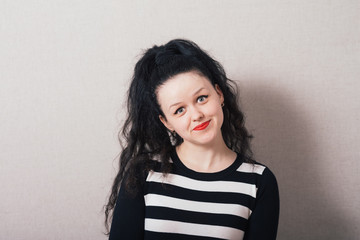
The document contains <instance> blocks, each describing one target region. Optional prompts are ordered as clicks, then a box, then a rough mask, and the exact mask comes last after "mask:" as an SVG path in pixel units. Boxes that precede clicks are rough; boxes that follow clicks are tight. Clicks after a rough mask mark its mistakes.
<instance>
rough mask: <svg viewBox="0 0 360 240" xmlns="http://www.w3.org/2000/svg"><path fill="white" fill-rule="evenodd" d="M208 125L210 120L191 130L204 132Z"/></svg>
mask: <svg viewBox="0 0 360 240" xmlns="http://www.w3.org/2000/svg"><path fill="white" fill-rule="evenodd" d="M209 123H210V120H209V121H206V122H203V123H201V124H199V125H197V126H196V127H195V128H194V129H193V130H195V131H200V130H204V129H205V128H207V126H209Z"/></svg>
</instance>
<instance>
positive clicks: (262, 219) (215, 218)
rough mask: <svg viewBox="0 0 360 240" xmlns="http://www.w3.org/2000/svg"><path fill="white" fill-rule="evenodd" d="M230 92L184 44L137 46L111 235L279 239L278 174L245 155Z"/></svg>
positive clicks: (203, 57)
mask: <svg viewBox="0 0 360 240" xmlns="http://www.w3.org/2000/svg"><path fill="white" fill-rule="evenodd" d="M235 89H236V88H235V87H234V83H233V82H232V81H231V80H229V79H228V78H227V77H226V74H225V72H224V69H223V67H222V66H221V65H220V64H219V63H218V62H217V61H215V60H214V59H212V58H211V57H210V56H209V55H208V54H206V53H205V52H204V51H203V50H202V49H200V48H199V47H198V46H197V45H196V44H195V43H193V42H191V41H187V40H181V39H176V40H172V41H170V42H168V43H167V44H165V45H163V46H160V47H158V46H154V47H153V48H150V49H148V50H147V51H146V52H145V53H144V55H143V56H142V58H141V59H140V60H139V61H138V62H137V64H136V66H135V71H134V76H133V78H132V82H131V86H130V89H129V92H128V102H127V104H128V105H127V107H128V117H127V119H126V121H125V124H124V127H123V130H122V132H121V133H122V137H123V142H122V146H123V151H122V153H121V156H120V161H119V172H118V174H117V176H116V178H115V180H114V184H113V187H112V192H111V195H110V198H109V202H108V204H107V205H106V210H105V214H106V224H108V223H109V221H110V219H111V217H112V224H111V230H110V237H109V239H111V240H113V239H131V240H134V239H157V240H158V239H212V240H214V239H247V240H249V239H262V240H264V239H275V238H276V233H277V226H278V218H279V193H278V187H277V183H276V179H275V177H274V175H273V174H272V172H271V171H270V170H269V169H268V168H267V167H265V166H264V165H261V164H259V163H257V162H255V161H254V160H253V159H252V152H251V149H250V139H251V136H250V135H249V133H248V131H247V130H246V128H245V126H244V116H243V114H242V112H241V111H240V109H239V107H238V104H237V97H236V96H237V95H236V91H235ZM107 226H108V225H107Z"/></svg>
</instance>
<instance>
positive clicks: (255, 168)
mask: <svg viewBox="0 0 360 240" xmlns="http://www.w3.org/2000/svg"><path fill="white" fill-rule="evenodd" d="M265 168H266V167H264V166H262V165H259V164H252V163H242V164H241V165H240V167H239V168H238V169H237V171H238V172H245V173H257V174H259V175H262V173H263V172H264V170H265Z"/></svg>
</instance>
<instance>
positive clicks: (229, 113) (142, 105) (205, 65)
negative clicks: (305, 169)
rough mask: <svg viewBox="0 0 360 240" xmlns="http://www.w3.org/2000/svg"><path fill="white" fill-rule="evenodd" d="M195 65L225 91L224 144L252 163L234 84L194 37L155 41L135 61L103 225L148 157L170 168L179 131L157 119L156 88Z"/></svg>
mask: <svg viewBox="0 0 360 240" xmlns="http://www.w3.org/2000/svg"><path fill="white" fill-rule="evenodd" d="M193 70H195V71H198V72H200V73H201V74H202V75H204V76H205V77H207V78H208V79H209V80H210V81H211V84H212V85H213V86H215V85H216V84H217V85H218V86H219V87H220V89H221V91H222V93H223V95H224V104H225V105H224V107H223V114H224V121H223V125H222V127H221V131H222V136H223V138H224V141H225V143H226V145H227V146H228V147H229V148H230V149H232V150H233V151H235V152H237V153H239V154H240V155H241V156H243V161H245V162H249V163H254V160H253V158H252V151H251V148H250V139H251V138H252V136H251V135H250V134H249V133H248V131H247V130H246V128H245V125H244V123H245V122H244V115H243V113H242V112H241V110H240V108H239V105H238V99H237V96H238V91H237V87H236V84H235V83H234V82H233V81H232V80H230V79H228V78H227V77H226V74H225V71H224V68H223V67H222V66H221V64H220V63H219V62H217V61H216V60H214V59H213V58H212V57H210V56H209V55H208V54H207V53H206V52H205V51H204V50H202V49H201V48H200V47H199V46H198V45H196V44H195V43H194V42H192V41H188V40H184V39H174V40H171V41H170V42H168V43H167V44H165V45H162V46H153V47H152V48H150V49H148V50H146V51H145V53H144V54H143V56H142V57H141V58H140V60H139V61H138V62H137V63H136V65H135V69H134V75H133V77H132V81H131V85H130V88H129V90H128V96H127V118H126V120H125V123H124V125H123V128H122V130H121V131H120V132H119V140H120V144H121V146H122V152H121V154H120V158H119V171H118V173H117V175H116V177H115V179H114V183H113V185H112V189H111V195H110V197H109V200H108V203H107V205H106V206H105V226H106V228H107V230H109V223H110V221H111V218H112V213H113V210H114V207H115V205H116V200H117V197H118V193H119V189H120V186H121V185H122V184H123V186H125V188H126V189H127V190H128V191H129V192H134V191H135V192H136V190H137V189H138V187H139V186H141V183H142V182H143V181H142V180H143V179H144V177H145V176H146V174H147V173H148V171H150V170H151V169H152V167H153V164H152V163H153V162H154V161H153V160H151V159H153V158H155V157H156V158H157V159H158V160H159V161H160V162H161V165H162V171H163V173H164V174H166V173H168V172H169V171H170V169H171V164H170V161H169V160H170V152H171V151H173V149H174V147H176V146H178V145H180V144H181V143H182V142H183V140H182V138H181V137H180V136H179V135H177V134H174V133H172V132H169V130H168V129H167V128H166V127H165V126H164V125H163V124H162V123H161V121H160V120H159V116H160V115H161V116H162V117H163V118H165V115H164V114H163V112H162V111H161V108H160V105H159V103H158V101H157V98H156V91H157V88H158V87H159V86H161V85H162V84H163V83H164V82H165V81H166V80H168V79H169V78H171V77H173V76H175V75H176V74H179V73H184V72H189V71H193ZM165 119H166V118H165ZM125 175H126V177H124V176H125ZM123 180H124V181H123ZM122 182H123V183H122Z"/></svg>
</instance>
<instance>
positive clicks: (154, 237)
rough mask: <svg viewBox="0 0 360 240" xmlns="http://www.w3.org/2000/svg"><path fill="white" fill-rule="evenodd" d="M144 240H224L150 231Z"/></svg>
mask: <svg viewBox="0 0 360 240" xmlns="http://www.w3.org/2000/svg"><path fill="white" fill-rule="evenodd" d="M144 239H147V240H224V239H221V238H213V237H200V236H192V235H186V234H178V233H160V232H152V231H145V236H144Z"/></svg>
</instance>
